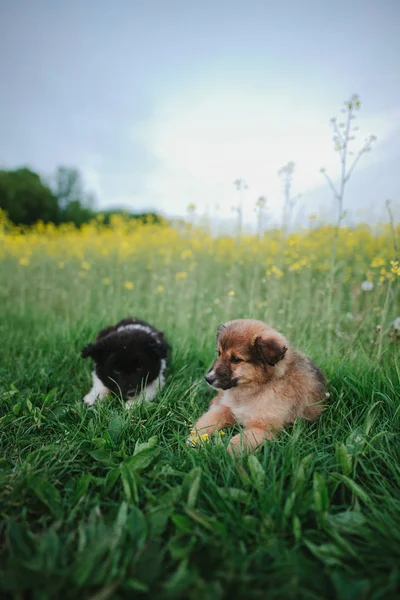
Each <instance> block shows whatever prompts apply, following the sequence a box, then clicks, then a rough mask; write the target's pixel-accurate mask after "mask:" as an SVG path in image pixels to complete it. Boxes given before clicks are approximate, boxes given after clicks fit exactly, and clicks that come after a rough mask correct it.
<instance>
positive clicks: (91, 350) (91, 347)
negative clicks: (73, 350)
mask: <svg viewBox="0 0 400 600" xmlns="http://www.w3.org/2000/svg"><path fill="white" fill-rule="evenodd" d="M100 352H101V349H100V347H99V344H97V343H94V344H87V346H85V347H84V348H82V352H81V357H82V358H88V357H89V356H90V358H93V360H97V359H98V358H99V355H100Z"/></svg>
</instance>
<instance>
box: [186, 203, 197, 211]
mask: <svg viewBox="0 0 400 600" xmlns="http://www.w3.org/2000/svg"><path fill="white" fill-rule="evenodd" d="M187 209H188V211H189V212H190V211H194V210H196V205H195V204H193V202H191V203H190V204H189V206H188V207H187Z"/></svg>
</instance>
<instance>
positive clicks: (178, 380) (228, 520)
mask: <svg viewBox="0 0 400 600" xmlns="http://www.w3.org/2000/svg"><path fill="white" fill-rule="evenodd" d="M105 264H106V263H104V262H103V263H100V262H97V263H96V262H95V261H93V265H92V268H91V270H90V271H89V273H88V274H87V275H86V278H82V277H80V276H79V269H78V268H77V267H76V266H75V265H74V264H72V263H71V264H69V265H67V267H66V268H65V269H64V270H59V269H57V267H56V266H55V264H53V263H52V262H51V261H50V260H49V259H45V258H43V259H41V260H37V261H36V262H35V261H32V264H31V265H30V266H29V268H26V269H24V268H22V267H20V268H16V267H15V264H14V263H13V262H12V261H11V259H10V260H9V261H8V262H7V261H5V262H4V263H3V265H2V266H3V274H2V278H1V290H0V301H1V316H0V333H1V335H0V339H1V344H0V353H1V354H0V359H1V362H0V364H1V367H0V369H1V370H0V402H1V404H0V407H1V413H0V414H1V421H0V446H1V462H0V467H1V471H0V480H1V487H0V503H1V505H0V510H1V525H0V539H1V554H0V559H1V573H0V579H1V586H2V589H3V596H2V597H6V596H12V597H15V598H34V599H45V598H52V599H53V598H71V599H72V598H73V599H76V598H93V599H96V600H105V599H107V598H117V599H118V598H134V597H138V598H160V599H162V598H185V599H186V598H189V599H193V600H197V599H198V600H200V599H207V600H208V599H210V600H214V599H215V600H217V599H222V598H245V599H257V598H260V599H261V598H272V599H274V598H276V599H278V598H279V599H281V598H310V599H316V598H343V599H353V598H355V599H357V600H358V599H374V600H377V599H380V598H382V599H384V600H387V599H388V598H389V599H390V598H395V597H396V596H397V590H398V589H399V587H400V566H399V565H400V490H399V485H400V467H399V465H400V439H399V433H398V432H399V424H400V403H399V400H400V385H399V369H398V352H397V353H396V351H395V348H394V346H393V345H390V343H389V339H388V341H387V344H386V341H385V344H386V346H385V352H384V359H383V361H382V363H381V364H379V365H378V364H377V362H376V360H375V357H374V348H375V346H374V345H373V344H371V338H373V337H374V335H375V333H374V331H375V330H374V328H375V325H376V324H377V323H376V316H375V314H374V313H373V311H372V305H373V304H374V305H375V304H377V305H378V306H381V307H382V306H383V302H384V297H385V291H384V290H381V291H379V290H376V291H374V294H376V295H375V296H374V298H373V300H372V297H371V300H369V299H368V301H367V300H365V298H361V297H359V296H357V295H354V294H353V293H352V285H351V284H348V285H343V286H338V288H337V290H336V292H335V307H334V311H335V318H336V319H337V327H335V337H334V346H333V350H332V353H331V354H330V355H327V354H326V324H324V299H325V298H326V288H325V287H324V283H323V279H322V278H320V279H318V278H317V279H313V278H312V276H311V275H310V276H309V277H308V278H304V277H298V276H295V275H293V276H288V277H287V278H284V279H280V280H277V281H272V282H271V281H265V279H263V277H262V274H261V271H259V270H258V267H257V265H253V264H252V263H251V261H250V262H249V263H246V264H243V263H242V264H235V263H232V264H231V265H229V266H228V267H226V266H225V265H223V264H218V265H215V264H211V262H210V261H207V259H206V258H204V259H203V260H202V261H201V260H200V261H199V263H198V265H197V270H196V272H195V273H189V276H188V278H187V279H186V280H184V281H175V276H174V273H175V271H173V270H171V271H170V272H169V271H168V272H167V273H166V274H165V273H164V271H163V268H162V267H161V266H160V267H159V268H158V270H157V268H154V267H153V269H152V270H148V269H146V265H145V264H144V263H143V264H140V263H139V262H137V263H135V265H134V266H132V265H127V264H124V265H121V266H118V267H117V266H116V265H111V264H109V265H108V267H109V268H108V271H107V269H106V271H107V272H105V266H104V265H105ZM176 270H178V271H179V270H181V268H180V267H178V268H177V269H176ZM105 275H108V276H110V278H111V279H112V284H113V285H111V286H108V287H107V286H104V285H102V284H101V278H102V277H104V276H105ZM130 279H132V280H133V281H134V282H135V290H134V292H131V291H129V290H124V289H123V285H122V283H123V282H124V281H126V280H130ZM159 282H162V283H163V285H164V287H165V292H164V293H163V294H161V295H155V294H154V293H152V291H151V290H153V289H154V288H155V286H156V284H157V283H159ZM231 289H233V290H234V291H235V296H233V297H232V296H228V295H227V294H228V291H229V290H231ZM264 300H267V302H268V304H267V308H265V306H264V305H262V304H260V303H261V302H263V301H264ZM392 306H394V307H395V306H396V305H395V302H394V300H393V304H392ZM393 310H394V309H393ZM349 312H352V314H354V315H355V314H358V313H360V314H362V320H361V321H359V320H357V319H353V320H352V319H350V318H349V317H348V315H347V313H349ZM128 315H136V316H138V317H141V318H145V319H148V320H150V321H151V322H153V323H154V324H155V325H156V326H158V327H160V328H162V329H163V330H164V331H165V334H166V336H167V338H168V340H169V341H170V343H171V345H172V347H173V357H172V364H171V367H170V369H169V372H168V379H167V385H166V387H165V389H164V390H163V392H162V393H161V394H160V396H159V397H158V398H157V400H156V401H154V402H153V403H152V404H150V405H148V406H138V407H137V408H134V409H133V410H131V411H130V412H127V411H125V409H124V407H123V404H122V402H121V401H120V399H118V398H114V399H111V400H109V401H105V402H104V403H102V404H98V405H96V406H95V407H94V409H87V408H86V407H84V406H83V405H82V397H83V396H84V394H85V393H86V392H87V391H88V389H89V386H90V371H91V365H90V364H89V363H88V361H83V360H81V359H80V349H81V347H82V346H83V345H84V344H86V343H87V342H88V341H90V340H91V339H92V338H93V336H94V335H95V333H96V332H97V331H98V330H99V329H100V328H101V327H103V326H105V325H108V324H111V323H113V322H114V321H116V320H117V319H119V318H121V317H124V316H128ZM246 316H247V317H258V318H263V319H265V320H268V321H270V322H271V323H273V324H274V325H275V326H277V327H278V328H280V329H281V330H282V331H284V332H285V333H286V334H287V335H288V337H289V338H290V339H291V340H293V342H294V343H295V345H297V346H298V347H300V348H301V349H303V350H305V351H306V352H308V353H309V354H310V355H311V356H312V358H313V359H314V360H316V362H317V363H318V364H319V365H320V366H321V367H322V368H323V369H324V371H325V373H326V375H327V377H328V379H329V380H330V394H331V399H330V404H329V406H328V408H327V410H326V412H325V413H324V414H323V417H322V419H321V420H320V422H319V423H318V424H314V425H309V424H306V423H304V422H296V423H295V425H294V426H293V427H291V428H288V429H287V430H285V432H284V433H283V434H282V435H281V436H280V438H279V439H277V440H275V441H272V442H266V443H265V445H264V446H263V447H262V448H260V449H259V450H258V451H257V452H256V453H255V454H254V455H252V456H251V457H243V458H242V459H241V461H240V464H236V463H235V462H234V460H233V459H232V458H230V457H229V456H228V455H227V453H226V448H225V447H226V444H227V443H228V441H229V438H230V435H231V432H229V433H227V435H226V436H225V437H224V438H222V440H220V441H217V440H214V441H213V442H211V443H210V444H209V445H207V446H206V447H204V448H198V449H191V448H189V447H188V446H187V445H186V443H185V441H186V437H187V435H188V431H189V428H190V424H191V423H192V422H193V420H194V419H195V418H196V417H198V416H199V415H200V414H201V413H202V412H203V411H204V409H205V408H206V407H207V403H208V401H209V400H210V399H211V397H212V393H211V391H210V390H209V389H207V386H206V385H205V384H204V383H203V382H202V379H203V377H204V374H205V371H206V369H207V367H208V366H209V364H210V363H211V361H212V359H213V356H214V340H215V331H216V327H217V325H218V324H219V323H220V322H222V321H224V320H227V319H228V318H231V317H246ZM393 316H396V315H395V314H394V315H393ZM385 340H386V337H385ZM196 384H197V385H196Z"/></svg>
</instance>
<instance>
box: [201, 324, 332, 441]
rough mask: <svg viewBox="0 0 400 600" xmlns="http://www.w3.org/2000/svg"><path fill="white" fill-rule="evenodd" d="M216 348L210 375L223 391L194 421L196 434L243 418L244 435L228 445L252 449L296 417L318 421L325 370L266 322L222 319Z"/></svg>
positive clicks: (215, 385) (220, 390)
mask: <svg viewBox="0 0 400 600" xmlns="http://www.w3.org/2000/svg"><path fill="white" fill-rule="evenodd" d="M217 351H218V356H217V358H216V360H215V362H214V364H213V365H212V367H211V369H210V370H209V372H208V373H207V375H206V381H207V383H208V384H209V385H211V387H213V388H215V389H217V390H219V394H218V395H217V396H216V397H215V398H214V399H213V400H212V401H211V403H210V408H209V410H208V411H207V412H206V413H205V414H204V415H203V416H202V417H200V419H199V420H198V421H197V423H196V424H195V426H194V427H195V432H196V435H200V436H201V435H203V434H205V433H207V434H212V433H213V432H214V431H216V430H219V429H222V428H223V427H227V426H229V425H234V424H235V423H239V424H240V425H241V426H242V427H243V436H241V434H238V435H235V436H234V437H233V438H232V439H231V441H230V444H229V447H228V451H229V452H230V453H233V452H235V451H238V450H240V449H244V450H246V451H250V452H251V451H252V450H254V449H255V448H257V446H259V445H260V444H262V442H263V441H264V439H265V438H268V439H271V437H272V434H273V433H274V432H278V431H279V430H280V429H282V427H284V426H285V425H287V424H288V423H293V422H294V421H295V419H297V418H299V417H301V418H304V419H308V420H309V421H315V420H316V419H318V417H319V416H320V414H321V413H322V411H323V409H324V407H323V405H322V402H323V401H324V399H325V391H326V382H325V377H324V375H323V373H322V372H321V371H320V370H319V368H318V367H317V366H316V365H314V363H312V362H311V360H310V359H309V358H307V357H306V356H304V355H303V354H301V353H300V352H298V351H297V350H294V349H293V348H291V347H290V345H289V343H288V341H287V340H286V338H285V337H284V336H283V335H282V334H280V333H279V332H278V331H276V330H275V329H273V328H272V327H270V326H269V325H267V324H266V323H263V322H262V321H256V320H253V319H237V320H235V321H230V322H228V323H225V324H224V325H221V326H220V327H219V329H218V334H217ZM190 439H193V437H192V438H189V440H190Z"/></svg>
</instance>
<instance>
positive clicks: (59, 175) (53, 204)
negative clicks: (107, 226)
mask: <svg viewBox="0 0 400 600" xmlns="http://www.w3.org/2000/svg"><path fill="white" fill-rule="evenodd" d="M0 209H2V210H4V211H5V213H6V214H7V216H8V218H9V220H10V221H11V222H12V223H14V224H15V225H33V224H34V223H37V222H38V221H43V222H44V223H55V224H56V225H59V224H61V223H73V224H74V225H76V226H77V227H80V226H81V225H83V224H84V223H87V222H88V221H90V220H91V219H93V218H94V217H95V216H96V215H97V214H99V213H98V211H96V210H95V197H94V195H93V194H91V193H90V192H87V191H86V190H85V186H84V183H83V178H82V175H81V173H80V172H79V170H78V169H75V168H69V167H58V168H57V170H56V172H55V174H54V176H53V177H52V178H51V179H50V180H49V181H45V180H44V179H43V178H42V177H41V176H40V175H39V174H38V173H35V172H34V171H32V170H31V169H28V168H25V167H24V168H20V169H15V170H12V171H7V170H0ZM122 212H125V213H126V211H120V210H110V211H101V213H100V214H102V215H103V216H104V222H105V223H107V222H109V219H110V217H111V216H112V215H113V214H118V213H122ZM149 214H152V216H153V219H155V220H158V216H157V215H154V214H153V213H146V214H140V215H139V214H131V215H130V216H131V217H133V218H138V217H144V216H148V215H149Z"/></svg>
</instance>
